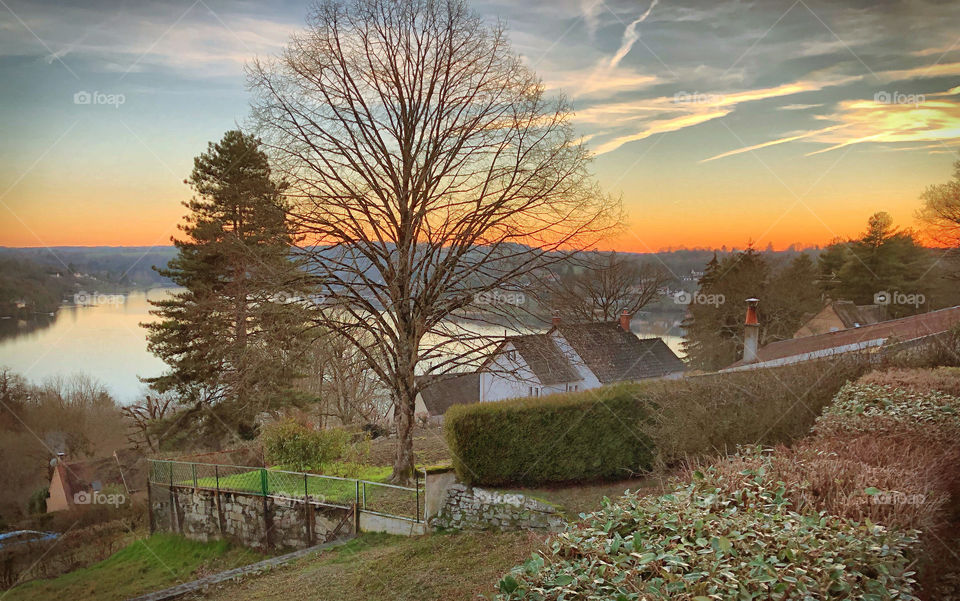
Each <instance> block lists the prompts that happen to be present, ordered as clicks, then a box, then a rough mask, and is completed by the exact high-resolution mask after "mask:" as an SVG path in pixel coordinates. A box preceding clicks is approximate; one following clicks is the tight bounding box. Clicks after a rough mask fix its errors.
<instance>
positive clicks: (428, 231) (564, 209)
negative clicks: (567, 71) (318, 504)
mask: <svg viewBox="0 0 960 601" xmlns="http://www.w3.org/2000/svg"><path fill="white" fill-rule="evenodd" d="M249 75H250V85H251V88H252V90H253V91H254V94H255V100H254V106H253V114H254V121H255V123H256V125H257V129H258V134H259V135H260V136H261V137H262V139H263V142H264V144H265V145H266V146H267V147H268V148H269V149H270V152H271V154H272V159H273V162H274V165H275V167H276V169H277V170H278V171H279V172H280V173H282V175H283V177H284V179H285V181H286V182H287V183H288V184H289V188H287V190H286V194H287V196H288V198H289V202H290V210H291V216H292V222H293V223H294V224H295V227H296V231H297V233H298V234H299V235H302V236H304V238H305V240H306V241H307V244H310V243H312V244H313V246H308V247H307V248H306V249H305V252H306V253H308V254H309V255H310V258H311V259H312V260H311V261H310V265H309V267H308V269H310V270H311V272H312V274H313V275H314V276H315V277H316V280H317V282H318V286H319V287H320V288H321V290H322V291H323V294H325V295H326V296H327V303H325V304H323V305H321V306H322V307H330V306H335V307H337V310H336V311H326V310H321V311H320V314H319V315H318V316H317V317H316V322H317V324H318V325H322V326H323V327H324V328H326V329H330V330H334V331H338V332H340V333H341V334H342V335H344V336H345V337H346V338H347V339H348V340H350V341H351V342H352V343H353V344H354V346H355V347H356V348H357V349H358V350H359V351H360V352H361V353H362V354H363V355H364V357H365V359H366V361H367V363H368V365H369V367H370V369H371V370H373V371H374V373H376V374H377V376H378V377H379V378H380V380H381V381H382V382H383V383H384V384H385V385H386V387H387V388H388V389H389V390H390V391H391V394H392V396H393V399H392V400H393V403H394V417H395V423H396V428H397V439H398V443H397V454H396V458H395V461H394V470H393V476H392V479H393V480H394V481H408V480H409V479H410V478H412V474H413V468H414V456H413V446H412V427H413V418H414V406H415V400H416V397H417V394H418V392H419V390H420V386H421V385H422V382H423V381H424V379H423V378H417V377H416V376H417V375H418V374H431V373H442V372H446V371H451V370H455V369H458V368H459V367H461V366H463V365H464V364H465V363H466V362H467V361H468V360H472V359H467V358H468V357H475V356H476V354H477V353H478V352H483V351H484V350H485V349H490V348H493V346H494V345H495V344H496V341H495V340H491V338H490V337H489V335H485V334H489V330H488V331H487V332H484V331H482V328H480V327H479V326H478V327H476V328H473V329H471V327H470V326H469V325H464V324H463V323H459V324H453V323H452V322H451V319H452V318H456V317H458V316H464V315H469V314H470V313H471V311H472V309H471V307H473V308H475V307H476V305H477V299H478V298H483V299H486V300H485V301H483V302H489V299H491V298H493V299H497V298H501V297H500V296H498V295H496V294H494V295H490V294H488V293H490V292H491V291H498V292H499V291H510V290H515V291H517V292H516V294H521V293H520V292H519V290H520V289H519V286H520V283H521V282H522V280H523V277H522V276H524V275H525V274H527V273H529V272H530V271H531V270H532V269H534V268H537V267H541V268H542V267H543V266H544V265H545V264H549V263H550V262H552V261H559V260H563V259H564V258H565V257H566V256H567V255H568V254H569V253H572V252H575V251H578V250H582V249H584V248H589V247H592V245H594V244H595V243H596V242H597V241H598V240H599V239H600V238H602V237H603V236H604V235H605V234H607V233H608V232H609V230H610V228H611V227H612V226H614V225H615V224H617V223H618V222H619V221H620V212H619V211H620V203H619V200H618V199H613V198H609V197H606V196H604V195H602V194H601V193H600V191H599V190H598V188H597V186H596V184H595V183H594V182H593V180H592V179H591V177H590V175H589V173H588V163H589V153H588V151H587V149H586V148H585V147H584V146H583V145H582V144H581V143H580V141H579V139H578V138H577V137H576V136H575V135H574V133H573V131H572V128H571V126H570V117H571V112H570V107H569V105H568V104H567V102H566V101H565V100H564V99H562V98H554V99H551V98H548V97H547V96H546V95H545V93H544V89H543V86H542V84H541V83H540V81H539V79H537V77H536V76H535V74H534V73H533V72H532V71H531V70H530V69H528V68H527V67H525V66H524V65H523V64H522V62H521V60H520V59H519V57H517V56H516V55H515V54H514V53H513V51H512V50H511V48H510V45H509V43H508V41H507V39H506V36H505V34H504V31H503V29H502V28H501V27H499V26H490V25H488V24H487V23H485V22H484V21H483V20H482V19H481V18H480V17H479V16H478V15H476V14H474V13H472V12H470V11H469V9H468V8H467V6H466V5H465V4H464V3H463V2H462V1H461V0H438V1H434V0H411V1H405V2H393V1H391V0H345V1H343V2H339V1H334V0H328V1H325V2H322V3H319V4H316V5H314V7H313V8H312V10H311V12H310V14H309V16H308V20H307V29H306V31H304V32H303V33H301V34H299V35H295V36H293V38H292V40H291V42H290V44H289V46H288V48H287V49H286V51H285V52H283V53H282V55H281V56H279V57H277V58H276V59H274V60H271V61H267V62H256V63H254V65H253V66H252V67H251V69H250V73H249ZM508 298H512V297H508ZM485 309H486V310H487V312H490V311H492V310H494V309H496V307H485ZM485 314H486V313H485ZM343 316H345V317H343ZM358 328H359V330H358ZM358 331H364V332H366V333H368V334H370V336H358V335H357V332H358Z"/></svg>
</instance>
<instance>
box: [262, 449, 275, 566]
mask: <svg viewBox="0 0 960 601" xmlns="http://www.w3.org/2000/svg"><path fill="white" fill-rule="evenodd" d="M260 488H261V490H262V491H263V546H264V548H265V549H270V531H271V530H273V518H272V516H271V515H270V504H269V503H268V498H267V494H268V493H269V491H270V486H269V483H268V481H267V470H266V468H260Z"/></svg>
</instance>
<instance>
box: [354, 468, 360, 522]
mask: <svg viewBox="0 0 960 601" xmlns="http://www.w3.org/2000/svg"><path fill="white" fill-rule="evenodd" d="M354 482H356V483H357V495H356V497H354V499H353V517H354V518H355V519H356V521H355V523H354V525H353V533H354V534H360V481H359V480H354Z"/></svg>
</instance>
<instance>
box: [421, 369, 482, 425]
mask: <svg viewBox="0 0 960 601" xmlns="http://www.w3.org/2000/svg"><path fill="white" fill-rule="evenodd" d="M421 383H422V384H424V386H425V387H424V389H423V390H421V391H420V398H422V399H423V404H424V405H425V406H426V408H427V412H428V413H429V414H430V415H431V416H437V415H443V414H444V413H446V412H447V409H449V408H450V407H451V406H453V405H462V404H467V403H476V402H478V401H479V400H480V373H479V372H474V373H469V374H450V375H443V376H424V377H421Z"/></svg>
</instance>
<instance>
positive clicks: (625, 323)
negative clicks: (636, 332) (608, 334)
mask: <svg viewBox="0 0 960 601" xmlns="http://www.w3.org/2000/svg"><path fill="white" fill-rule="evenodd" d="M620 329H622V330H623V331H624V332H629V331H630V313H628V312H627V310H626V309H624V310H623V313H621V314H620Z"/></svg>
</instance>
